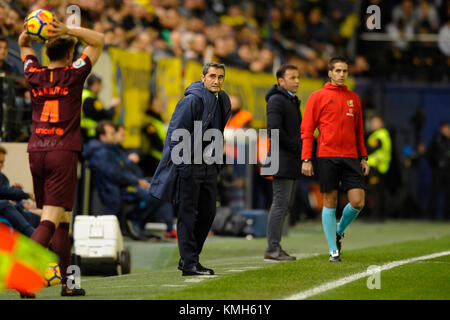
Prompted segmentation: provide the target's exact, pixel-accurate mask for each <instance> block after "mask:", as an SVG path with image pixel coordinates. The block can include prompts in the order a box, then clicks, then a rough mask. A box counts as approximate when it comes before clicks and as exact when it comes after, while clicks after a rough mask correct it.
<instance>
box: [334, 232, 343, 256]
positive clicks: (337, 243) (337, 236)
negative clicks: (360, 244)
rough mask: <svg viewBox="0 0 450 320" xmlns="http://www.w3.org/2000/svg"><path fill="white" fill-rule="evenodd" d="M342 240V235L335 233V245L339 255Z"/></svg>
mask: <svg viewBox="0 0 450 320" xmlns="http://www.w3.org/2000/svg"><path fill="white" fill-rule="evenodd" d="M342 239H344V235H342V236H340V235H338V234H337V233H336V245H337V248H338V250H339V253H341V247H342Z"/></svg>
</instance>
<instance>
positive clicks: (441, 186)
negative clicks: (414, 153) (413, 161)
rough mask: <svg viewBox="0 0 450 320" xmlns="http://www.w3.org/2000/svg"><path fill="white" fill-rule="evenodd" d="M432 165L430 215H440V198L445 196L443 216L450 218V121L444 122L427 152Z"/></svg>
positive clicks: (431, 216)
mask: <svg viewBox="0 0 450 320" xmlns="http://www.w3.org/2000/svg"><path fill="white" fill-rule="evenodd" d="M427 156H428V160H429V163H430V167H431V188H430V200H429V204H428V217H429V218H432V219H433V218H435V217H439V214H438V213H439V200H440V199H441V196H442V193H443V196H444V202H445V203H444V208H443V209H444V214H443V218H446V219H450V122H442V123H441V124H440V125H439V132H438V133H437V134H436V135H435V136H434V137H433V140H432V141H431V143H430V146H429V148H428V152H427Z"/></svg>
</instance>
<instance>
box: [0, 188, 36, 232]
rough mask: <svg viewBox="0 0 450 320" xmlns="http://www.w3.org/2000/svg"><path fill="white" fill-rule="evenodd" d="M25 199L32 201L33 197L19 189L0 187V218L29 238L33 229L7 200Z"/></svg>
mask: <svg viewBox="0 0 450 320" xmlns="http://www.w3.org/2000/svg"><path fill="white" fill-rule="evenodd" d="M25 199H32V200H34V196H33V195H32V194H30V193H26V192H23V191H22V190H21V189H19V188H13V187H8V186H5V185H0V218H4V219H6V220H7V221H8V222H9V223H10V224H11V225H12V227H13V228H14V229H16V230H18V231H19V232H21V233H23V234H24V235H26V236H27V237H31V235H32V234H33V232H34V230H35V229H34V228H33V227H32V226H31V225H30V224H29V223H28V221H27V220H26V219H25V218H24V217H23V216H22V214H21V213H20V212H19V211H18V210H17V209H16V207H15V206H14V205H13V204H12V203H11V202H9V200H14V201H20V200H25Z"/></svg>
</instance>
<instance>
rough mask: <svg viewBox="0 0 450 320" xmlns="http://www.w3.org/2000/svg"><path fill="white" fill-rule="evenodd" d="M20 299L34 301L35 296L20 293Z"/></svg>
mask: <svg viewBox="0 0 450 320" xmlns="http://www.w3.org/2000/svg"><path fill="white" fill-rule="evenodd" d="M20 298H22V299H34V298H36V295H35V294H32V293H21V294H20Z"/></svg>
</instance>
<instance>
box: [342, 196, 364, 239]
mask: <svg viewBox="0 0 450 320" xmlns="http://www.w3.org/2000/svg"><path fill="white" fill-rule="evenodd" d="M360 212H361V210H357V209H355V208H353V207H352V205H351V204H350V202H349V203H348V204H347V205H346V206H345V208H344V211H343V212H342V217H341V221H340V222H339V225H338V226H337V234H338V235H340V236H342V235H343V234H344V231H345V229H346V228H347V227H348V225H349V224H350V223H352V222H353V220H355V219H356V217H357V216H358V214H359V213H360Z"/></svg>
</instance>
